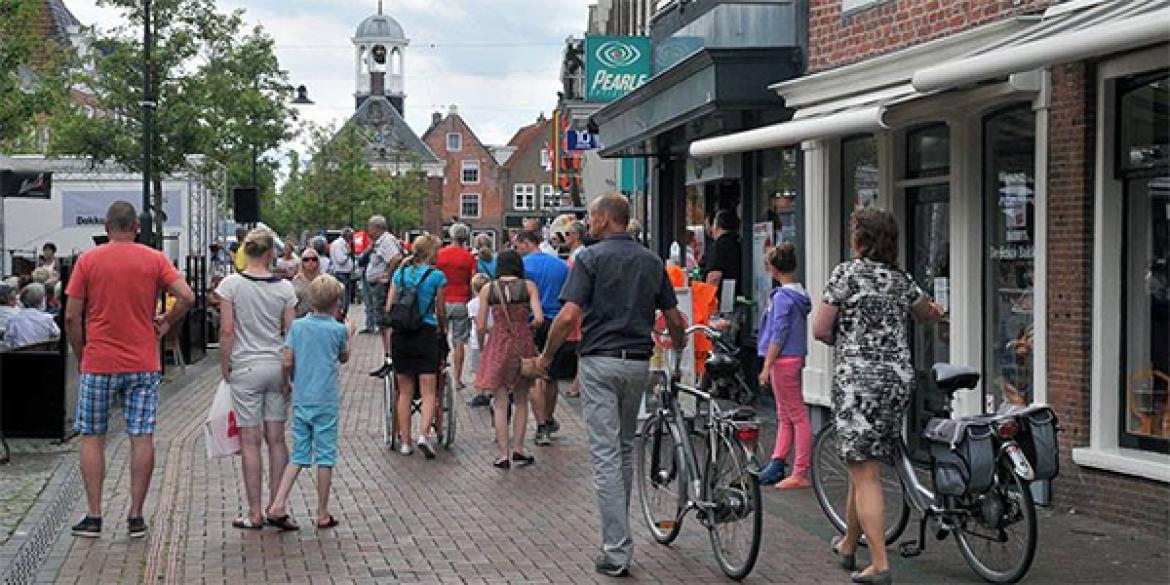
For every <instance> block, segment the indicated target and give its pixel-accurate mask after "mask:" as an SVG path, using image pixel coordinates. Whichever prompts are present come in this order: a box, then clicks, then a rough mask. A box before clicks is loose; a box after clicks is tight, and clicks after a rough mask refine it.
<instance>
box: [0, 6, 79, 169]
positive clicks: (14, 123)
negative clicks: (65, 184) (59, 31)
mask: <svg viewBox="0 0 1170 585" xmlns="http://www.w3.org/2000/svg"><path fill="white" fill-rule="evenodd" d="M43 9H44V6H43V3H42V2H29V1H28V0H0V96H3V97H2V98H0V146H3V147H6V148H5V150H13V149H14V150H25V151H33V150H35V140H32V139H30V136H29V131H30V130H31V129H33V128H34V127H35V125H36V123H37V121H38V120H40V119H43V118H44V116H46V115H47V114H49V113H50V112H53V111H56V110H57V109H59V108H60V106H61V105H62V104H63V103H65V101H66V99H67V97H68V91H67V86H66V85H65V83H63V79H64V76H63V75H62V71H63V68H64V67H65V66H66V65H67V64H68V63H69V62H70V61H71V58H72V56H73V51H72V49H71V48H70V47H68V46H65V45H63V44H61V43H59V42H57V41H56V40H53V39H45V38H43V37H42V36H41V34H40V31H41V30H42V28H41V27H39V26H38V21H39V20H40V19H42V18H47V15H45V14H43V12H42V10H43Z"/></svg>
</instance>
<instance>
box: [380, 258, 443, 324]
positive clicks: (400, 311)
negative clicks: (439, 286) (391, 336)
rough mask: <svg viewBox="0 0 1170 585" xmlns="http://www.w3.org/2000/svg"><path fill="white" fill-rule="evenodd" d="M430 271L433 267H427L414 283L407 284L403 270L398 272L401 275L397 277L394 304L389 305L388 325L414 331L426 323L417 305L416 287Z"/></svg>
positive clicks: (420, 284) (432, 270)
mask: <svg viewBox="0 0 1170 585" xmlns="http://www.w3.org/2000/svg"><path fill="white" fill-rule="evenodd" d="M432 272H434V269H433V268H427V270H426V272H424V273H423V275H422V278H420V279H418V280H417V281H415V283H414V284H407V282H406V271H405V270H403V271H402V272H399V274H400V275H401V277H400V278H399V279H398V280H399V282H398V288H399V290H398V291H397V294H395V295H394V305H392V306H391V307H390V327H391V328H392V329H394V330H395V331H401V332H404V333H414V332H415V331H418V330H419V329H422V328H423V326H424V325H426V322H425V321H424V315H423V312H422V309H421V308H420V307H419V298H418V289H419V287H420V286H422V283H424V282H426V281H427V278H428V277H430V275H431V273H432Z"/></svg>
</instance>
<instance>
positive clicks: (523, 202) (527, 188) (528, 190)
mask: <svg viewBox="0 0 1170 585" xmlns="http://www.w3.org/2000/svg"><path fill="white" fill-rule="evenodd" d="M512 209H515V210H516V211H533V210H535V209H536V184H535V183H516V184H515V185H512Z"/></svg>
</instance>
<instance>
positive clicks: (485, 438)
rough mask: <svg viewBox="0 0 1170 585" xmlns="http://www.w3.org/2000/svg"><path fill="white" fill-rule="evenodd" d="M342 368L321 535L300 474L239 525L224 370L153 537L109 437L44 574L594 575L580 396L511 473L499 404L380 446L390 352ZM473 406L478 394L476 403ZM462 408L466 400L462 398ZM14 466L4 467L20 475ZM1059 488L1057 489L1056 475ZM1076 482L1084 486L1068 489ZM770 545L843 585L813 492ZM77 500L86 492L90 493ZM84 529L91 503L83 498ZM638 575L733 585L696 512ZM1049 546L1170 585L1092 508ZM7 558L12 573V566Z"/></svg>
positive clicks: (781, 558)
mask: <svg viewBox="0 0 1170 585" xmlns="http://www.w3.org/2000/svg"><path fill="white" fill-rule="evenodd" d="M355 350H356V351H355V353H356V357H355V359H354V360H353V362H352V363H351V364H349V365H347V366H346V367H345V368H344V369H343V374H342V375H343V378H342V384H343V390H344V401H343V414H342V423H341V439H340V441H341V457H340V460H339V462H338V469H337V474H336V476H335V479H334V499H333V502H334V503H333V511H334V514H335V515H336V516H337V517H338V518H339V519H340V520H341V522H342V524H341V526H339V527H338V528H336V529H333V530H331V531H318V530H314V529H313V528H312V526H311V523H312V516H311V514H312V512H313V510H312V504H311V502H312V500H313V499H314V496H313V489H314V486H313V482H312V480H311V475H306V474H302V475H301V479H300V480H299V481H298V484H297V487H296V489H295V490H294V493H293V498H292V503H291V505H292V511H293V513H294V515H295V517H296V518H297V520H298V521H299V522H300V523H301V524H302V526H304V527H305V528H302V530H301V531H300V532H295V533H279V532H277V531H275V530H273V529H266V530H264V531H258V532H252V531H239V530H235V529H233V528H231V526H230V522H231V520H232V518H234V517H235V516H236V515H237V514H238V513H239V511H240V510H241V505H242V504H241V502H242V501H243V494H242V492H243V490H242V486H241V482H240V479H239V463H238V460H237V459H235V458H229V459H219V460H209V459H208V458H207V457H206V454H205V450H204V445H203V436H202V429H201V422H202V420H203V417H204V413H205V412H206V408H207V407H208V405H209V404H210V401H211V395H212V393H213V391H214V386H215V384H216V383H217V382H218V376H217V374H216V373H215V372H216V370H215V368H204V369H205V370H206V373H205V374H203V375H202V376H201V377H199V378H198V381H197V382H196V383H192V384H190V385H188V386H187V387H184V388H179V389H177V390H176V391H175V392H174V393H173V394H171V395H170V396H169V397H167V398H166V399H165V400H164V403H163V405H162V417H161V424H160V425H159V428H160V433H159V436H158V441H157V449H158V453H157V469H156V473H155V476H154V478H155V479H154V484H153V485H152V487H151V495H150V497H149V499H148V502H147V514H148V518H147V520H148V522H150V525H151V529H150V534H149V536H148V538H145V539H143V540H140V541H133V542H132V541H130V540H129V539H128V538H127V536H126V532H125V530H126V526H125V520H124V518H125V516H126V510H127V497H128V487H129V486H128V480H129V476H128V471H127V469H126V459H127V456H128V453H127V450H128V444H127V442H126V441H125V440H124V439H118V440H116V441H114V443H113V444H112V445H110V449H109V454H108V462H109V468H110V472H109V476H108V478H107V483H106V490H107V491H106V501H107V510H108V511H107V518H108V520H107V525H106V526H107V528H106V531H105V533H104V534H103V535H102V537H101V538H100V539H97V540H88V539H73V538H72V537H71V536H69V535H68V534H67V529H66V525H65V524H62V526H61V527H60V528H59V530H60V536H59V537H58V538H57V540H56V546H55V548H54V549H53V551H52V553H51V555H49V557H48V561H47V562H46V563H45V564H44V565H43V566H42V567H41V569H40V572H39V573H38V574H37V576H36V580H37V581H38V582H60V583H101V584H110V583H143V582H151V583H225V582H231V583H245V582H252V583H261V582H268V583H313V584H316V583H480V584H486V583H592V582H606V581H608V579H606V578H603V577H599V576H597V575H595V574H594V573H593V570H592V559H593V556H594V555H595V552H596V548H597V542H598V538H599V537H598V534H599V529H598V520H597V515H596V503H595V499H594V492H593V487H592V480H591V477H592V476H591V471H590V464H589V457H588V451H587V446H586V444H585V440H584V429H583V427H582V422H581V419H580V416H579V414H578V413H577V411H576V404H575V401H572V400H569V401H566V403H565V404H566V407H565V408H563V409H562V411H561V413H560V415H559V417H558V418H559V420H561V422H562V427H563V428H562V430H561V432H560V434H559V438H558V440H557V441H556V443H555V444H554V445H553V446H551V447H545V448H540V447H533V451H534V453H535V455H536V457H537V462H536V465H534V466H532V467H530V468H526V469H513V470H511V471H506V472H501V471H499V470H496V469H494V468H492V467H491V465H490V464H491V461H492V457H493V454H494V448H493V446H492V444H491V429H490V422H489V419H488V413H487V412H486V410H483V409H479V410H476V411H471V410H469V409H467V408H463V409H461V410H460V412H459V417H460V418H459V436H458V438H457V441H456V445H455V447H454V449H453V450H451V451H444V450H440V451H439V455H438V458H437V459H435V460H433V461H426V460H424V459H423V458H422V457H421V456H418V455H416V456H413V457H402V456H399V455H397V454H394V453H391V452H390V451H389V449H388V448H386V447H383V446H382V444H381V430H380V421H379V416H380V412H381V408H382V406H381V385H380V384H379V383H378V382H377V381H375V380H373V379H371V378H369V377H367V376H366V372H367V371H368V370H369V369H371V368H372V367H373V366H374V365H376V362H377V360H378V356H379V354H380V351H379V350H380V347H379V344H378V341H377V338H376V337H375V336H368V335H363V336H359V337H358V338H357V342H356V348H355ZM464 398H466V397H464ZM461 404H462V403H461ZM6 471H7V470H5V471H4V472H6ZM1058 485H1059V484H1058ZM1067 489H1074V488H1073V487H1072V486H1069V487H1068V488H1067ZM765 493H766V500H767V502H766V512H767V513H766V518H765V522H764V535H765V536H764V545H763V550H762V552H761V557H760V562H759V564H758V565H757V567H756V570H755V572H754V573H753V574H752V575H751V576H750V577H749V578H748V579H746V580H745V582H746V583H845V582H848V576H847V575H846V574H845V573H844V572H843V571H841V570H840V569H838V568H837V567H836V564H835V563H834V558H833V557H832V556H831V555H830V554H829V553H828V550H827V549H828V546H827V542H828V539H829V537H830V536H831V529H830V528H829V527H828V525H827V523H826V522H825V520H824V518H823V516H822V515H821V512H820V510H819V508H818V507H817V505H816V502H815V499H814V498H813V496H812V494H811V492H810V491H808V490H805V491H803V492H801V493H795V494H793V493H780V492H777V491H776V490H773V489H770V488H767V489H765ZM80 499H81V498H78V500H80ZM72 512H73V513H72V514H70V515H69V517H68V519H69V520H70V521H75V520H76V518H77V517H80V515H81V514H82V513H83V512H84V506H83V504H82V502H81V501H77V502H76V503H75V504H74V505H73V511H72ZM633 525H634V526H635V528H636V535H635V539H636V540H635V541H636V552H635V561H634V565H633V574H634V579H633V581H634V582H645V583H654V582H663V583H680V582H681V583H708V582H711V583H722V582H726V580H725V579H724V578H723V576H722V574H721V573H720V572H719V570H718V568H717V566H716V564H715V561H714V559H713V558H712V556H711V550H710V545H709V543H708V540H707V536H706V533H705V532H704V531H702V530H701V528H700V527H699V524H698V523H697V522H695V521H694V519H693V518H690V519H688V522H687V524H686V525H684V528H683V533H682V535H681V537H680V538H679V540H678V541H676V543H675V544H673V545H672V546H670V547H663V546H658V545H656V544H653V542H652V541H651V539H650V537H649V535H648V534H647V533H646V530H645V528H644V526H643V525H642V524H641V522H640V520H635V521H634V523H633ZM1041 539H1042V540H1041V549H1040V551H1039V553H1038V559H1037V562H1036V565H1035V566H1034V569H1033V571H1032V573H1031V574H1030V575H1029V577H1028V579H1027V582H1031V583H1071V582H1078V583H1106V582H1111V583H1137V582H1154V583H1158V582H1166V580H1167V577H1168V576H1170V566H1168V564H1167V563H1168V559H1170V555H1168V554H1167V544H1166V543H1162V542H1157V541H1151V539H1150V538H1149V537H1148V536H1143V535H1141V534H1136V533H1130V532H1126V531H1125V530H1124V529H1122V528H1119V527H1115V526H1108V525H1101V524H1100V523H1097V522H1095V521H1091V520H1088V519H1085V518H1081V517H1079V516H1068V515H1058V514H1054V513H1048V512H1045V513H1043V514H1042V520H1041ZM894 563H895V571H896V574H897V576H898V580H899V582H918V583H943V582H954V583H977V582H980V581H979V579H978V578H977V577H976V576H975V575H974V574H973V573H972V572H970V570H969V569H967V567H966V565H965V564H964V563H963V561H962V559H961V558H960V556H959V554H958V550H957V548H956V547H955V546H954V545H953V544H951V543H950V542H945V541H944V542H934V541H932V542H931V543H930V547H929V548H928V550H927V551H926V552H925V553H924V554H923V555H922V556H921V557H919V558H917V559H913V560H903V559H897V558H895V559H894ZM3 569H4V567H3V566H2V565H0V573H2V572H3Z"/></svg>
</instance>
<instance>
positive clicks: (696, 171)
mask: <svg viewBox="0 0 1170 585" xmlns="http://www.w3.org/2000/svg"><path fill="white" fill-rule="evenodd" d="M739 163H740V156H739V155H738V154H733V155H728V156H713V157H710V158H693V157H692V158H687V169H686V172H687V185H701V184H703V183H707V182H710V181H718V180H721V179H738V178H739V176H740V173H739V170H740V166H739Z"/></svg>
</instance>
